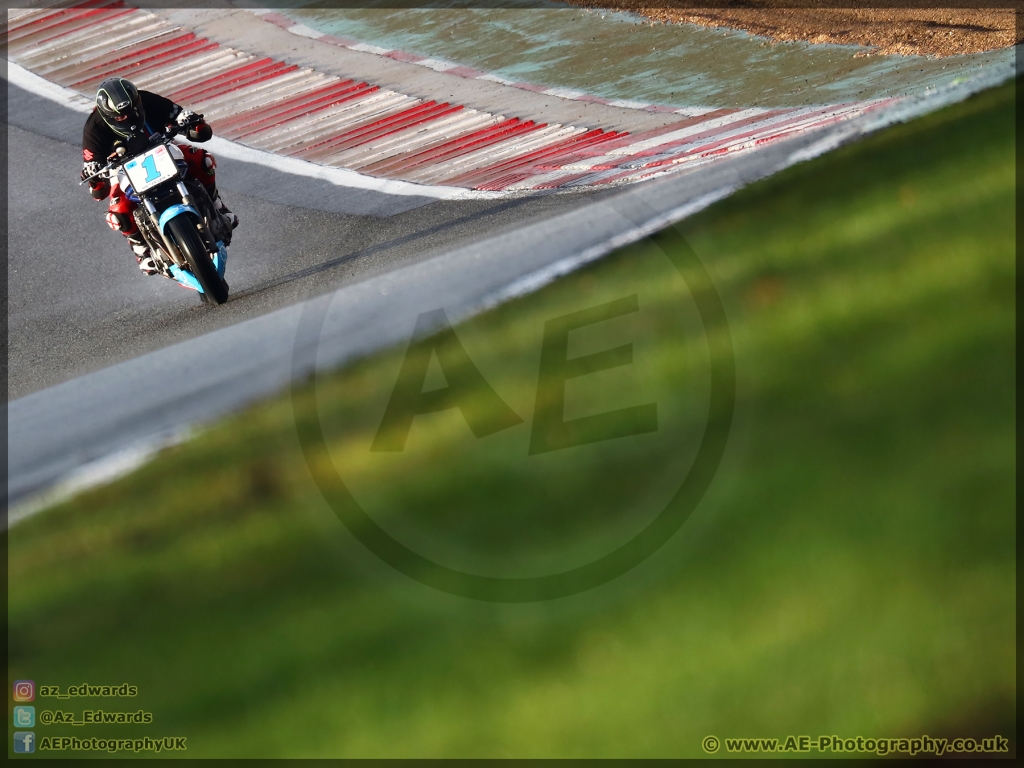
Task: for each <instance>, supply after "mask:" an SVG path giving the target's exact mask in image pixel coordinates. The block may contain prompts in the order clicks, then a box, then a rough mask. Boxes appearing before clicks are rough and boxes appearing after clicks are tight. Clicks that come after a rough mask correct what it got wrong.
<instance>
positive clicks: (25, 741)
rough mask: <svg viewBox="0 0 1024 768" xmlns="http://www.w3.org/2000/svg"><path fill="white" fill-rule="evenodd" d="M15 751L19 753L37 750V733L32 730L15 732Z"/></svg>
mask: <svg viewBox="0 0 1024 768" xmlns="http://www.w3.org/2000/svg"><path fill="white" fill-rule="evenodd" d="M14 751H15V752H18V753H19V754H23V753H26V752H35V751H36V735H35V734H34V733H32V731H15V732H14Z"/></svg>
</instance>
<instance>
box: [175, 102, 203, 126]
mask: <svg viewBox="0 0 1024 768" xmlns="http://www.w3.org/2000/svg"><path fill="white" fill-rule="evenodd" d="M202 119H203V116H202V115H197V114H196V113H195V112H193V111H192V110H191V109H185V108H184V107H183V108H182V109H181V111H180V112H178V114H177V115H176V116H175V118H174V122H176V123H177V124H178V125H180V126H181V127H182V128H184V127H185V126H186V125H188V124H189V123H197V122H200V121H202Z"/></svg>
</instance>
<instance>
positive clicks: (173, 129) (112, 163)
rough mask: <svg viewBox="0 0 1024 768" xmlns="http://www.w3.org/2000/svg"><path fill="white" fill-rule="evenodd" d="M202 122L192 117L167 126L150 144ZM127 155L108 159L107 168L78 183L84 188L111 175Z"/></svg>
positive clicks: (155, 134)
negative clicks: (85, 185)
mask: <svg viewBox="0 0 1024 768" xmlns="http://www.w3.org/2000/svg"><path fill="white" fill-rule="evenodd" d="M202 122H203V116H202V115H192V117H191V118H190V119H189V120H188V122H186V123H185V124H184V125H178V124H177V123H170V124H168V125H167V126H165V127H164V129H163V130H162V131H159V132H158V133H154V134H152V135H151V136H150V137H149V140H150V143H151V144H155V143H156V142H154V141H153V139H155V138H159V139H160V140H161V141H170V140H171V139H173V138H174V137H175V136H177V135H178V134H179V133H180V132H181V131H183V130H185V131H187V130H188V129H189V128H192V127H193V126H196V125H199V124H200V123H202ZM118 149H124V147H123V146H121V147H118ZM115 152H116V150H115ZM126 154H127V152H122V153H121V154H118V155H117V157H113V156H111V157H110V158H107V160H108V162H107V164H106V165H105V166H103V167H102V168H100V169H99V170H98V171H96V173H94V174H93V175H92V176H88V177H86V178H84V179H82V180H81V181H80V182H78V186H82V185H83V184H88V183H89V182H90V181H92V180H93V179H95V178H98V177H100V176H102V175H104V174H105V173H109V172H110V171H111V170H112V169H113V168H114V167H116V166H118V165H120V164H121V162H123V160H124V157H125V155H126Z"/></svg>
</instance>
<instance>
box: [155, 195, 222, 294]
mask: <svg viewBox="0 0 1024 768" xmlns="http://www.w3.org/2000/svg"><path fill="white" fill-rule="evenodd" d="M167 233H168V235H169V236H170V238H171V240H172V241H174V244H175V245H176V246H178V250H179V251H181V255H182V256H184V257H185V261H187V262H188V266H189V269H190V270H191V271H192V274H193V275H195V277H196V279H197V280H198V281H199V284H200V285H201V286H203V294H204V296H203V297H202V298H203V299H204V301H205V302H206V303H208V304H223V303H224V302H225V301H227V300H228V284H227V283H226V282H225V281H224V278H222V277H221V276H220V274H219V273H218V272H217V268H216V267H215V266H213V259H211V258H210V254H209V253H207V252H206V246H204V245H203V240H202V238H201V237H199V232H197V231H196V225H195V223H194V222H193V220H192V217H191V216H190V215H188V214H183V215H181V216H176V217H175V218H173V219H171V220H170V221H169V222H167Z"/></svg>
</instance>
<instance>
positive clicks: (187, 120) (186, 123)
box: [174, 108, 213, 142]
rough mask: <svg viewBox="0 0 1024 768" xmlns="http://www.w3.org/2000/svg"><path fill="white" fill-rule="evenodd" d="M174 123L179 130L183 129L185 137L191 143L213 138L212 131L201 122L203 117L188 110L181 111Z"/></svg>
mask: <svg viewBox="0 0 1024 768" xmlns="http://www.w3.org/2000/svg"><path fill="white" fill-rule="evenodd" d="M174 121H175V122H176V123H177V124H178V127H179V128H185V129H186V131H185V135H186V136H188V138H189V139H191V140H192V141H200V142H202V141H209V140H210V139H211V138H212V137H213V129H212V128H210V126H209V125H207V124H206V123H205V122H203V116H202V115H198V114H196V113H195V112H193V111H192V110H190V109H184V108H183V109H182V110H181V111H180V112H179V113H178V114H177V116H176V117H175V118H174Z"/></svg>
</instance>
